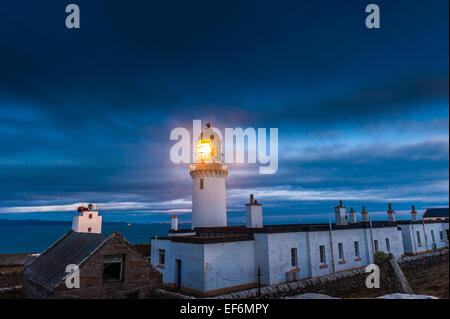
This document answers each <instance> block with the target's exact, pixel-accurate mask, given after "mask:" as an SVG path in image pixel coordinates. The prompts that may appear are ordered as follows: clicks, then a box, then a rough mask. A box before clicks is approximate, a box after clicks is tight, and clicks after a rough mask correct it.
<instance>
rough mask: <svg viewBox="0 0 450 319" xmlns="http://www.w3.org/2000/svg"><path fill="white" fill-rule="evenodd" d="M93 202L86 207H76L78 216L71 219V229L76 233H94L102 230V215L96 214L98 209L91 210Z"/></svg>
mask: <svg viewBox="0 0 450 319" xmlns="http://www.w3.org/2000/svg"><path fill="white" fill-rule="evenodd" d="M94 208H95V207H94V204H89V205H88V207H83V206H80V207H78V216H74V218H73V220H72V229H73V230H74V231H76V232H77V233H95V234H100V233H101V232H102V216H98V211H97V210H93V209H94Z"/></svg>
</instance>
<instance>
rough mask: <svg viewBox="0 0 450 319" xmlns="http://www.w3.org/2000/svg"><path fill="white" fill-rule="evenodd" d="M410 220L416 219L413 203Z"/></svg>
mask: <svg viewBox="0 0 450 319" xmlns="http://www.w3.org/2000/svg"><path fill="white" fill-rule="evenodd" d="M411 220H412V221H413V222H416V221H417V211H416V208H415V207H414V205H412V211H411Z"/></svg>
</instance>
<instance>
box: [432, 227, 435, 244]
mask: <svg viewBox="0 0 450 319" xmlns="http://www.w3.org/2000/svg"><path fill="white" fill-rule="evenodd" d="M431 241H432V242H433V243H434V242H436V239H435V238H434V230H431Z"/></svg>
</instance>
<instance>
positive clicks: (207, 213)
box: [190, 123, 228, 228]
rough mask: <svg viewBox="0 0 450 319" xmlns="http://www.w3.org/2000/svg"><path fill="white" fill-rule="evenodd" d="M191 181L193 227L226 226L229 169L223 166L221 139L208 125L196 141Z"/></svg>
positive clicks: (191, 167)
mask: <svg viewBox="0 0 450 319" xmlns="http://www.w3.org/2000/svg"><path fill="white" fill-rule="evenodd" d="M195 158H196V160H195V163H194V164H191V166H190V175H191V177H192V180H193V193H192V228H195V227H226V226H227V208H226V194H225V192H226V187H225V179H226V178H227V176H228V166H227V165H223V163H222V140H221V138H220V136H219V135H218V134H217V133H216V132H215V131H214V130H213V129H212V128H211V125H210V124H209V123H207V124H206V129H205V130H204V131H203V132H202V133H201V134H200V136H199V137H198V139H197V145H196V151H195Z"/></svg>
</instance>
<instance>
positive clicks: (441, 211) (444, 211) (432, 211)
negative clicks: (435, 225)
mask: <svg viewBox="0 0 450 319" xmlns="http://www.w3.org/2000/svg"><path fill="white" fill-rule="evenodd" d="M448 210H449V209H448V207H446V208H428V209H427V210H426V211H425V213H424V214H423V217H422V218H438V217H442V218H445V217H447V218H448Z"/></svg>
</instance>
